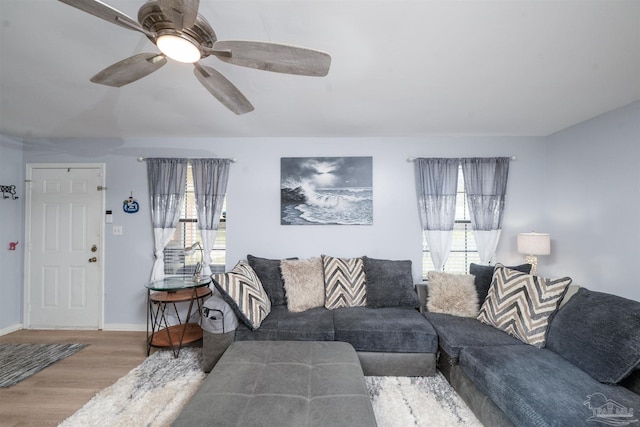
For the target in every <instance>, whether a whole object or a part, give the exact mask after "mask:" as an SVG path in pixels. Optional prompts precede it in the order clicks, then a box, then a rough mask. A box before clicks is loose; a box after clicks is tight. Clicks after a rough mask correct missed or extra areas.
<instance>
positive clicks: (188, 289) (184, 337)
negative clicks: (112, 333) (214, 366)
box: [145, 276, 211, 357]
mask: <svg viewBox="0 0 640 427" xmlns="http://www.w3.org/2000/svg"><path fill="white" fill-rule="evenodd" d="M210 283H211V279H210V278H208V277H205V278H202V279H200V280H197V281H194V280H193V277H192V276H169V277H165V278H164V279H160V280H154V281H152V282H148V283H147V284H145V287H146V288H147V356H148V355H149V353H150V352H151V347H169V348H171V349H172V350H173V355H174V356H175V357H178V355H179V354H180V349H181V348H182V346H183V345H184V344H188V343H192V342H194V341H198V340H200V339H202V328H201V327H200V325H199V324H198V323H197V322H191V317H192V316H193V315H195V314H196V313H195V312H193V307H194V302H195V305H196V306H197V313H198V314H199V313H200V310H201V309H202V302H203V299H204V298H205V297H207V296H209V295H211V289H209V286H208V285H209V284H210ZM180 303H189V308H188V310H187V313H186V315H185V316H184V317H181V316H180V312H179V311H178V307H177V304H180ZM173 314H175V318H176V319H177V322H173V323H172V322H170V321H169V318H168V316H169V315H173Z"/></svg>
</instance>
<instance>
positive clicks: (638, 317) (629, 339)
mask: <svg viewBox="0 0 640 427" xmlns="http://www.w3.org/2000/svg"><path fill="white" fill-rule="evenodd" d="M547 348H548V349H549V350H552V351H554V352H556V353H558V354H559V355H560V356H562V357H564V358H565V359H567V360H568V361H570V362H571V363H573V364H574V365H576V366H578V367H579V368H580V369H582V370H583V371H585V372H587V373H588V374H589V375H591V376H592V377H593V378H595V379H596V380H598V381H600V382H602V383H609V384H615V383H618V382H620V381H621V380H622V379H624V378H625V377H626V376H627V375H629V374H630V373H631V372H632V371H633V370H634V369H636V367H637V366H638V364H640V302H638V301H633V300H629V299H626V298H622V297H619V296H616V295H611V294H606V293H602V292H594V291H590V290H588V289H585V288H580V289H579V290H578V292H577V293H576V294H575V295H574V296H573V297H571V299H570V300H569V301H568V302H567V304H566V305H565V306H564V307H562V308H561V309H560V310H558V313H556V315H555V317H554V318H553V321H552V322H551V325H550V327H549V335H548V338H547Z"/></svg>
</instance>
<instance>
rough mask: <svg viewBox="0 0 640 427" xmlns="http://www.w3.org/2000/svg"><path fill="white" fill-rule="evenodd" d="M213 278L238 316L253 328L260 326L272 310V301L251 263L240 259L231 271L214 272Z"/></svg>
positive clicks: (219, 290) (223, 296)
mask: <svg viewBox="0 0 640 427" xmlns="http://www.w3.org/2000/svg"><path fill="white" fill-rule="evenodd" d="M211 278H212V279H213V284H214V286H215V287H216V289H217V290H218V292H220V294H221V295H222V299H224V300H225V301H226V302H227V304H229V305H230V306H231V308H233V311H234V312H235V313H236V315H237V316H238V318H239V319H240V320H242V321H243V322H244V323H245V324H246V325H247V326H249V327H250V328H251V329H256V328H258V327H260V324H261V323H262V321H263V320H264V318H265V317H266V316H267V315H268V314H269V312H270V311H271V301H270V300H269V296H268V295H267V293H266V292H265V291H264V288H263V287H262V283H261V282H260V279H259V278H258V276H257V275H256V273H255V271H253V269H252V268H251V267H250V266H249V264H246V263H245V262H244V261H240V262H238V264H236V266H235V267H234V268H233V270H231V271H230V272H228V273H222V274H213V275H212V276H211Z"/></svg>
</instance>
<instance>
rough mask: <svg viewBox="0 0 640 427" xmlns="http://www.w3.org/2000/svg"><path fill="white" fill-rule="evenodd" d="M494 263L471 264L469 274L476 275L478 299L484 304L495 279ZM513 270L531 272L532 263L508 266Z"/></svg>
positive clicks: (475, 282)
mask: <svg viewBox="0 0 640 427" xmlns="http://www.w3.org/2000/svg"><path fill="white" fill-rule="evenodd" d="M494 268H495V266H494V265H482V264H474V263H471V264H470V265H469V274H473V275H474V276H476V278H475V280H474V284H475V285H476V291H478V301H479V302H480V304H481V305H482V303H483V302H484V299H485V298H486V297H487V294H488V293H489V288H490V287H491V281H492V280H493V269H494ZM507 268H509V269H511V270H516V271H520V272H522V273H527V274H529V273H531V264H521V265H515V266H513V267H507Z"/></svg>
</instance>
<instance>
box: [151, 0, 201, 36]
mask: <svg viewBox="0 0 640 427" xmlns="http://www.w3.org/2000/svg"><path fill="white" fill-rule="evenodd" d="M158 5H159V6H160V9H161V10H162V13H164V14H165V15H167V17H168V18H169V19H170V20H171V22H173V25H175V27H176V30H178V31H182V29H183V28H191V27H193V24H195V23H196V18H197V17H198V8H199V7H200V0H158Z"/></svg>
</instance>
